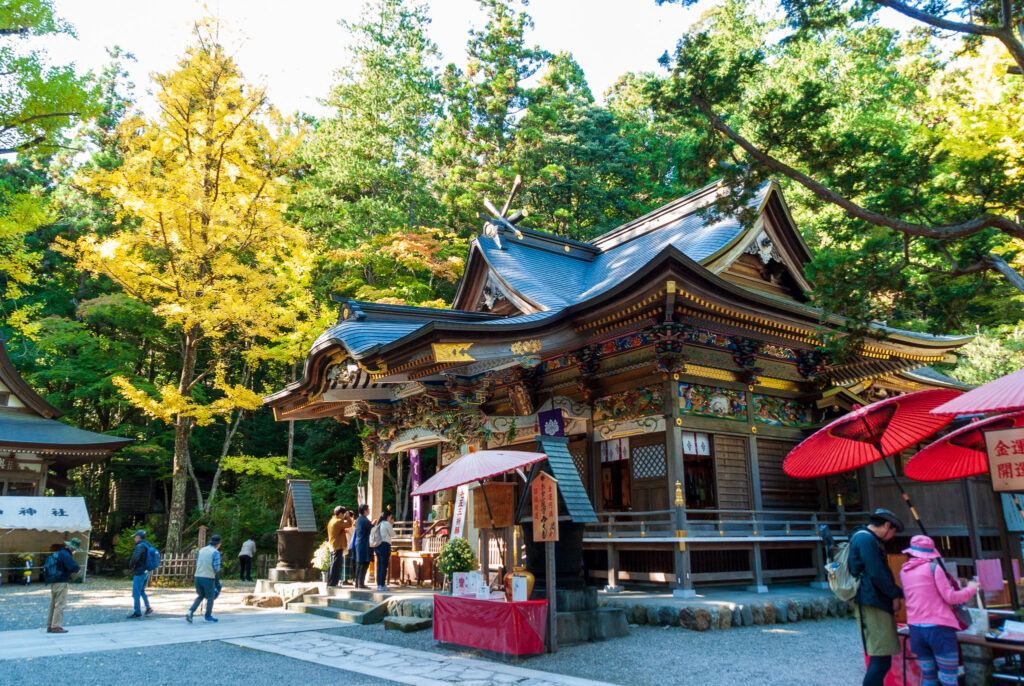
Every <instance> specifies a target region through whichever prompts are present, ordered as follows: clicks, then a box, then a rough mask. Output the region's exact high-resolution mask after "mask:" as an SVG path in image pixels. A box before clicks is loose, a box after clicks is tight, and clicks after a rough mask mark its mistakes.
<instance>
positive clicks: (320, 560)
mask: <svg viewBox="0 0 1024 686" xmlns="http://www.w3.org/2000/svg"><path fill="white" fill-rule="evenodd" d="M311 562H312V564H313V569H319V570H320V571H321V572H326V571H327V565H328V564H330V562H331V544H330V542H329V541H324V542H323V543H321V544H320V547H319V548H317V549H316V552H314V553H313V559H312V560H311Z"/></svg>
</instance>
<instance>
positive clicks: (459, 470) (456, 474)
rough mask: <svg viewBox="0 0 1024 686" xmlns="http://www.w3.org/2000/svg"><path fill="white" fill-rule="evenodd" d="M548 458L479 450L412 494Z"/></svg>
mask: <svg viewBox="0 0 1024 686" xmlns="http://www.w3.org/2000/svg"><path fill="white" fill-rule="evenodd" d="M547 457H548V456H547V455H545V454H544V453H526V452H521V451H518V450H478V451H477V452H470V453H466V454H465V455H463V456H462V457H460V458H459V459H457V460H455V462H452V463H451V464H450V465H448V466H447V467H445V468H444V469H442V470H441V471H439V472H438V473H437V474H435V475H434V476H432V477H430V478H429V479H427V480H426V481H424V482H423V483H422V484H420V487H419V488H417V489H416V490H414V491H413V492H412V494H413V495H430V494H431V493H437V492H438V491H443V490H445V489H447V488H455V487H456V486H461V485H462V484H468V483H472V482H474V481H481V480H483V479H486V478H488V477H492V476H497V475H498V474H504V473H505V472H511V471H513V470H516V469H519V468H520V467H525V466H526V465H530V464H533V463H534V462H540V461H541V460H546V459H547Z"/></svg>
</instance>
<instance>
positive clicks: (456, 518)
mask: <svg viewBox="0 0 1024 686" xmlns="http://www.w3.org/2000/svg"><path fill="white" fill-rule="evenodd" d="M468 501H469V485H468V484H462V485H461V486H459V488H458V490H456V491H455V512H454V513H453V515H452V538H465V537H466V506H467V504H468Z"/></svg>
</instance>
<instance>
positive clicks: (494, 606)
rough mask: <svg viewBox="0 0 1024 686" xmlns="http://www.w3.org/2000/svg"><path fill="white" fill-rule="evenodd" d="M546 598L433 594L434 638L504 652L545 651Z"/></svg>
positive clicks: (529, 653) (526, 652)
mask: <svg viewBox="0 0 1024 686" xmlns="http://www.w3.org/2000/svg"><path fill="white" fill-rule="evenodd" d="M547 617H548V601H546V600H527V601H526V602H521V603H513V602H503V601H500V600H499V601H494V600H478V599H477V598H469V597H459V596H446V595H435V596H434V639H435V640H437V641H442V642H444V643H454V644H456V645H460V646H468V647H471V648H480V649H482V650H490V651H492V652H495V653H501V654H503V655H514V656H521V655H534V654H537V653H543V652H544V638H545V633H546V627H547Z"/></svg>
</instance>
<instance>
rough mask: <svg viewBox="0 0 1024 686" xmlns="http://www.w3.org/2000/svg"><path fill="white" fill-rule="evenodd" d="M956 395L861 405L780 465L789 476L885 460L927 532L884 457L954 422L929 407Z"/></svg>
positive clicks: (940, 392)
mask: <svg viewBox="0 0 1024 686" xmlns="http://www.w3.org/2000/svg"><path fill="white" fill-rule="evenodd" d="M958 395H960V391H953V390H945V389H935V390H929V391H918V392H917V393H908V394H907V395H901V396H897V397H895V398H889V399H887V400H881V401H879V402H877V403H872V404H870V405H865V406H864V407H860V408H858V409H856V410H854V411H853V412H850V413H848V414H847V415H845V416H843V417H840V418H839V419H837V420H835V421H834V422H832V423H831V424H829V425H828V426H826V427H824V428H822V429H819V430H818V431H816V432H815V433H814V434H813V435H812V436H811V437H810V438H807V439H805V440H804V441H803V442H802V443H801V444H800V445H798V446H797V447H795V448H793V450H791V451H790V453H789V455H787V456H786V461H785V462H784V463H783V465H782V468H783V470H785V472H786V474H789V475H790V476H795V477H797V478H803V479H810V478H813V477H816V476H826V475H828V474H838V473H840V472H847V471H850V470H851V469H857V468H859V467H863V466H865V465H868V464H871V463H872V462H877V461H878V460H882V461H883V462H884V463H885V466H886V467H887V468H888V469H889V475H890V476H892V478H893V481H895V482H896V487H897V488H899V489H900V495H902V496H903V501H904V502H905V503H906V504H907V508H908V509H909V510H910V514H911V515H912V516H913V517H914V521H916V522H917V526H918V527H919V528H920V529H921V532H922V533H924V534H925V535H927V534H928V530H927V529H925V528H924V524H923V523H922V522H921V518H920V517H919V516H918V514H917V510H915V509H914V506H913V504H912V503H911V502H910V496H908V495H907V492H906V491H905V490H904V489H903V484H901V483H900V480H899V479H898V478H896V472H894V471H893V469H892V465H890V464H889V461H888V460H886V459H885V458H887V457H888V456H889V455H895V454H896V453H898V452H900V451H901V450H903V449H904V448H908V447H910V446H912V445H914V444H915V443H919V442H921V441H922V440H923V439H925V438H928V437H929V436H931V435H932V434H934V433H935V432H936V431H938V430H939V429H941V428H942V427H944V426H946V425H947V424H949V423H950V422H951V421H953V418H952V417H946V416H944V415H938V414H931V412H930V410H932V409H934V408H936V407H938V406H939V405H941V404H942V403H944V402H947V401H949V400H951V399H953V398H954V397H956V396H958Z"/></svg>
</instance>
